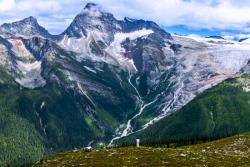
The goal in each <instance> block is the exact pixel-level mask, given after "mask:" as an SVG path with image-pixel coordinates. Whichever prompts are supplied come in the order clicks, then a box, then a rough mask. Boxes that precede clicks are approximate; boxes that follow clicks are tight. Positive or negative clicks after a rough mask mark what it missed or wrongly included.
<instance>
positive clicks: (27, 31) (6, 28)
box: [0, 16, 52, 38]
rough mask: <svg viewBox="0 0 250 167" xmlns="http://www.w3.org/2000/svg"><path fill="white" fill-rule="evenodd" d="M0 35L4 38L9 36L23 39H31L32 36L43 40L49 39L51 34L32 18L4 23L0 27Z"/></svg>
mask: <svg viewBox="0 0 250 167" xmlns="http://www.w3.org/2000/svg"><path fill="white" fill-rule="evenodd" d="M0 35H2V36H5V37H11V36H24V37H32V36H42V37H45V38H51V36H52V35H51V34H49V32H48V31H47V30H46V29H45V28H43V27H42V26H41V25H39V23H38V22H37V19H36V18H35V17H33V16H30V17H28V18H25V19H23V20H20V21H16V22H13V23H5V24H3V25H2V26H1V27H0Z"/></svg>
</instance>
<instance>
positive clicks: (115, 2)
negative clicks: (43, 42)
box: [0, 0, 250, 36]
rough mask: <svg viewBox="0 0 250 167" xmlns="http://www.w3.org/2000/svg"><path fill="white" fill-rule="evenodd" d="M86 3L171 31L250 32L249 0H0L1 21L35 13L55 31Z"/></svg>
mask: <svg viewBox="0 0 250 167" xmlns="http://www.w3.org/2000/svg"><path fill="white" fill-rule="evenodd" d="M88 2H94V3H97V4H99V5H101V6H102V9H103V10H104V11H108V12H110V13H113V14H114V16H115V17H116V18H117V19H123V18H124V17H125V16H127V17H130V18H135V19H145V20H152V21H155V22H156V23H158V24H159V25H161V26H162V27H164V28H165V29H166V30H167V31H169V32H171V33H180V34H200V35H203V36H206V35H224V36H230V35H234V34H237V35H238V36H244V34H250V0H89V1H88V0H0V6H1V7H0V24H2V23H5V22H12V21H16V20H20V19H23V18H25V17H28V16H34V17H36V18H37V19H38V22H39V23H40V24H41V25H42V26H44V27H45V28H46V29H48V30H49V31H50V32H51V33H53V34H58V33H60V32H62V31H63V30H65V29H66V27H67V26H68V25H69V24H70V23H71V21H72V20H73V18H74V17H75V15H76V14H78V13H79V12H80V11H81V10H82V9H83V8H84V6H85V5H86V4H87V3H88Z"/></svg>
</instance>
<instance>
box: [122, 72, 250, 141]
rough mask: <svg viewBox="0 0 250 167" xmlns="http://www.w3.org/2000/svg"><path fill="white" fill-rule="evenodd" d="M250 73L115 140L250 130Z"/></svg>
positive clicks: (231, 133)
mask: <svg viewBox="0 0 250 167" xmlns="http://www.w3.org/2000/svg"><path fill="white" fill-rule="evenodd" d="M248 87H250V76H249V75H246V74H245V75H243V76H241V77H238V78H231V79H228V80H226V81H224V82H223V83H221V84H219V85H217V86H215V87H213V88H211V89H209V90H207V91H205V92H204V93H202V94H201V95H199V96H197V97H196V98H195V99H194V100H192V101H191V102H189V103H188V104H187V105H186V106H184V107H183V108H181V109H180V110H178V111H177V112H175V113H173V114H171V115H169V116H167V117H165V118H164V119H162V120H161V121H159V122H157V123H155V124H154V125H152V126H150V127H149V128H147V129H146V130H143V131H141V132H138V133H136V134H133V135H131V136H128V137H126V138H123V139H121V140H120V141H118V142H119V143H122V142H129V141H133V140H135V139H136V138H140V139H141V140H143V141H162V140H163V141H164V140H169V139H181V138H195V137H219V136H228V135H233V134H239V133H242V132H246V131H249V130H250V92H248V91H247V89H248Z"/></svg>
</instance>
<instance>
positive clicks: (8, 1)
mask: <svg viewBox="0 0 250 167" xmlns="http://www.w3.org/2000/svg"><path fill="white" fill-rule="evenodd" d="M0 6H1V7H0V12H6V11H8V10H11V9H13V7H14V6H15V0H0Z"/></svg>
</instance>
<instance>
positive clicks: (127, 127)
mask: <svg viewBox="0 0 250 167" xmlns="http://www.w3.org/2000/svg"><path fill="white" fill-rule="evenodd" d="M0 35H1V38H0V97H1V98H0V106H1V108H0V112H1V113H3V114H1V115H2V119H0V126H1V127H2V128H0V132H1V133H0V134H2V136H0V146H1V147H2V148H5V150H4V151H0V166H7V165H11V166H14V165H20V164H22V163H28V162H34V161H36V160H38V159H39V158H41V157H42V156H44V155H47V154H50V153H52V152H56V151H60V150H67V149H73V148H79V147H83V146H86V145H93V146H97V145H100V144H103V143H105V144H112V143H114V142H116V141H117V140H119V139H121V138H124V137H126V136H128V135H130V134H133V133H135V132H137V131H142V130H143V129H146V128H148V127H149V126H150V125H154V124H155V122H158V121H159V120H161V119H162V118H164V117H166V116H167V115H169V114H172V113H175V112H178V111H177V110H179V109H180V108H182V107H183V106H184V105H186V104H187V103H188V102H190V101H191V100H192V99H194V98H195V97H196V96H197V95H200V94H201V93H202V92H203V91H205V90H207V89H209V88H211V87H213V86H216V85H217V84H219V83H221V82H223V81H224V80H226V79H228V78H230V77H234V76H237V75H238V74H241V73H246V72H247V71H248V69H249V59H250V49H249V44H247V43H239V42H235V41H234V42H233V41H227V40H219V41H218V40H217V39H212V38H211V39H207V38H197V37H189V36H178V35H171V34H169V33H168V32H165V31H164V30H163V29H162V28H161V27H160V26H158V25H157V24H156V23H154V22H152V21H144V20H136V19H131V18H124V19H123V20H117V19H116V18H115V17H114V16H113V15H112V14H110V13H108V12H106V11H103V10H102V8H101V7H100V6H99V5H97V4H93V3H89V4H87V5H86V6H85V7H84V8H83V10H82V11H81V12H80V13H79V14H78V15H77V16H76V17H75V18H74V20H73V21H72V23H71V24H70V26H69V27H68V28H67V29H66V30H65V31H64V32H62V33H61V34H59V35H50V34H49V33H48V31H47V30H45V29H44V28H42V27H41V26H40V25H39V24H38V23H37V21H36V19H34V18H33V17H30V18H28V19H24V20H22V21H19V22H15V23H10V24H4V25H2V26H1V29H0ZM230 116H232V115H230ZM166 118H168V117H166ZM6 120H8V121H6ZM18 127H20V128H18ZM21 132H22V133H21ZM10 139H12V140H10ZM26 139H29V140H26ZM28 143H30V144H28ZM8 148H11V149H8ZM25 152H29V153H30V154H25Z"/></svg>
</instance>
